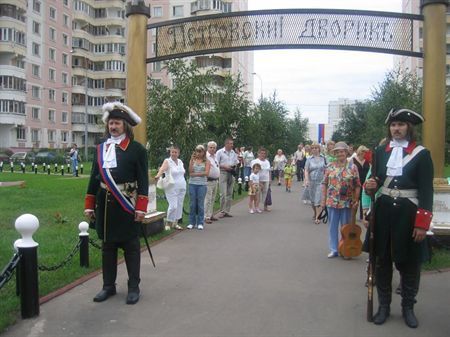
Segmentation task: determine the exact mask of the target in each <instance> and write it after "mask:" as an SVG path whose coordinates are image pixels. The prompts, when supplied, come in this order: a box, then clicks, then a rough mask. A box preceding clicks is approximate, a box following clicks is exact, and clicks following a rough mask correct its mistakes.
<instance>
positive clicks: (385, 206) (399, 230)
mask: <svg viewBox="0 0 450 337" xmlns="http://www.w3.org/2000/svg"><path fill="white" fill-rule="evenodd" d="M415 147H416V144H415V143H414V142H413V143H410V144H409V146H408V147H407V148H406V149H403V157H405V156H406V155H407V154H408V153H411V152H412V151H413V150H414V148H415ZM391 152H392V149H391V148H390V146H389V143H388V145H386V146H380V147H378V148H377V150H376V152H375V156H376V157H375V165H376V167H375V169H374V170H372V174H373V173H374V172H375V174H376V177H377V178H378V179H379V180H378V186H382V185H383V184H384V181H385V179H386V171H387V168H386V164H387V162H388V160H389V157H390V155H391ZM388 187H389V188H397V189H400V190H402V189H417V190H418V205H417V206H416V205H415V204H414V203H413V202H412V201H411V200H409V199H407V198H399V197H397V198H394V197H392V196H389V195H381V196H380V197H379V198H378V199H377V201H376V203H375V229H374V231H375V253H376V255H377V256H378V257H384V256H385V255H386V254H387V253H389V251H391V254H392V260H393V261H395V262H400V263H402V262H406V261H411V260H416V261H420V260H422V261H423V260H424V259H425V254H426V243H425V241H426V240H424V241H422V242H421V243H415V242H414V240H413V238H412V232H413V229H414V227H418V228H423V229H426V230H427V229H428V228H429V225H430V222H431V216H432V206H433V163H432V161H431V156H430V152H429V151H428V150H427V149H423V150H422V151H420V152H419V153H418V154H417V155H416V156H415V157H414V158H413V159H412V160H411V161H410V162H409V163H407V164H406V165H405V166H404V167H403V174H402V175H401V176H396V177H393V179H392V181H391V182H390V184H389V186H388Z"/></svg>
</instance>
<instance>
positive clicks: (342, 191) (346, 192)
mask: <svg viewBox="0 0 450 337" xmlns="http://www.w3.org/2000/svg"><path fill="white" fill-rule="evenodd" d="M336 164H337V162H332V163H330V164H329V166H328V167H327V169H326V170H325V176H324V178H323V182H322V184H324V185H325V187H326V189H327V192H326V195H327V199H326V206H328V207H333V208H350V207H351V202H352V199H353V194H354V190H355V188H357V187H361V183H360V181H359V175H358V167H357V166H356V165H353V163H346V164H345V166H344V167H339V166H337V165H336ZM356 197H357V198H358V197H359V195H358V196H356Z"/></svg>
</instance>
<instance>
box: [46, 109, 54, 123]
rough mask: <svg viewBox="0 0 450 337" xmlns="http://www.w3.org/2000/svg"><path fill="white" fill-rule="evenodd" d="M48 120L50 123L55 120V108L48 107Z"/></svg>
mask: <svg viewBox="0 0 450 337" xmlns="http://www.w3.org/2000/svg"><path fill="white" fill-rule="evenodd" d="M48 121H49V122H51V123H55V122H56V110H55V109H48Z"/></svg>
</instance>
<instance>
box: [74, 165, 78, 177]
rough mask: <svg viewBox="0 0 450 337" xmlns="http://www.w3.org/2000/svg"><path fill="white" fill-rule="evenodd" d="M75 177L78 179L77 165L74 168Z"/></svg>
mask: <svg viewBox="0 0 450 337" xmlns="http://www.w3.org/2000/svg"><path fill="white" fill-rule="evenodd" d="M75 177H78V165H77V166H75Z"/></svg>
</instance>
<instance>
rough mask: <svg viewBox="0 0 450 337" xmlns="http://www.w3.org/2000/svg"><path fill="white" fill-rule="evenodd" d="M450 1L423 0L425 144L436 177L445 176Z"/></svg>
mask: <svg viewBox="0 0 450 337" xmlns="http://www.w3.org/2000/svg"><path fill="white" fill-rule="evenodd" d="M447 6H448V0H422V11H423V15H424V24H423V54H424V58H423V103H422V104H423V116H424V118H425V123H424V124H423V129H422V130H423V143H424V145H425V146H426V147H427V148H428V149H429V150H430V151H431V157H432V158H433V164H434V176H435V177H436V178H442V177H443V176H444V165H445V89H446V88H445V61H446V31H447V24H446V12H447Z"/></svg>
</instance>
